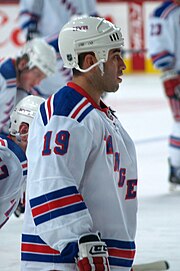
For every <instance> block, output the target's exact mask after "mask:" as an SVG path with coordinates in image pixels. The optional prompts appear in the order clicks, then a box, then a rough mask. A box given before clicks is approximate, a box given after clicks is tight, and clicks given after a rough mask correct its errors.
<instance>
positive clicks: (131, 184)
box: [104, 135, 137, 200]
mask: <svg viewBox="0 0 180 271" xmlns="http://www.w3.org/2000/svg"><path fill="white" fill-rule="evenodd" d="M104 140H105V141H106V154H107V155H110V154H112V155H113V156H114V172H119V180H118V187H119V188H122V187H123V186H124V185H125V183H126V185H127V190H126V196H125V199H126V200H128V199H134V198H136V190H135V187H136V186H137V179H133V180H126V168H121V167H120V153H119V152H115V153H114V152H113V141H112V136H111V135H109V136H108V137H104Z"/></svg>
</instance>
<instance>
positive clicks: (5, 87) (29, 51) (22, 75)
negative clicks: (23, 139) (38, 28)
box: [0, 39, 56, 134]
mask: <svg viewBox="0 0 180 271" xmlns="http://www.w3.org/2000/svg"><path fill="white" fill-rule="evenodd" d="M55 65H56V54H55V51H54V48H53V47H52V46H50V45H48V44H47V43H46V42H45V41H43V40H41V39H34V40H33V41H31V42H29V43H27V44H26V45H25V46H24V48H23V49H22V52H21V54H20V56H18V57H17V58H16V59H13V58H7V59H5V60H4V61H3V62H1V64H0V133H5V134H7V133H8V129H9V122H10V114H11V113H12V111H13V108H14V106H15V105H16V103H17V102H18V101H20V100H21V99H22V98H23V97H24V96H27V95H28V93H30V92H31V90H32V88H33V86H35V85H38V84H39V83H40V82H41V80H42V79H44V78H45V77H46V76H51V75H52V74H53V73H54V72H55Z"/></svg>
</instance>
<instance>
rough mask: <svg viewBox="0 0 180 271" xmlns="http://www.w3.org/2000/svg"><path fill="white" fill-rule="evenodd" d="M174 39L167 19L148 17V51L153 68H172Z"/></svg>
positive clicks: (172, 30)
mask: <svg viewBox="0 0 180 271" xmlns="http://www.w3.org/2000/svg"><path fill="white" fill-rule="evenodd" d="M169 33H171V34H169ZM174 40H175V33H174V29H173V27H172V26H171V24H170V23H169V21H168V20H167V19H166V20H165V19H162V18H158V17H151V18H150V19H149V21H148V51H149V54H150V57H151V59H152V62H153V65H154V67H155V68H157V69H159V70H163V71H164V70H170V69H173V67H174V64H175V53H174V52H175V45H174Z"/></svg>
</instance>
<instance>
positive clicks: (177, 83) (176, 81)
mask: <svg viewBox="0 0 180 271" xmlns="http://www.w3.org/2000/svg"><path fill="white" fill-rule="evenodd" d="M161 79H162V82H163V86H164V89H165V93H166V95H167V96H168V97H170V98H175V99H178V100H180V74H178V73H177V72H175V71H173V70H170V71H166V72H165V73H164V74H163V75H162V77H161Z"/></svg>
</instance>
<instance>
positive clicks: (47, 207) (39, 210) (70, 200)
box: [32, 195, 83, 217]
mask: <svg viewBox="0 0 180 271" xmlns="http://www.w3.org/2000/svg"><path fill="white" fill-rule="evenodd" d="M80 201H83V198H82V196H81V195H73V196H69V197H66V198H61V199H58V200H54V201H51V202H47V203H45V204H43V205H41V206H39V207H35V208H33V209H32V214H33V217H35V216H38V215H40V214H43V213H46V212H48V211H51V210H53V209H56V208H61V207H64V206H67V205H70V204H74V203H77V202H80Z"/></svg>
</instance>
